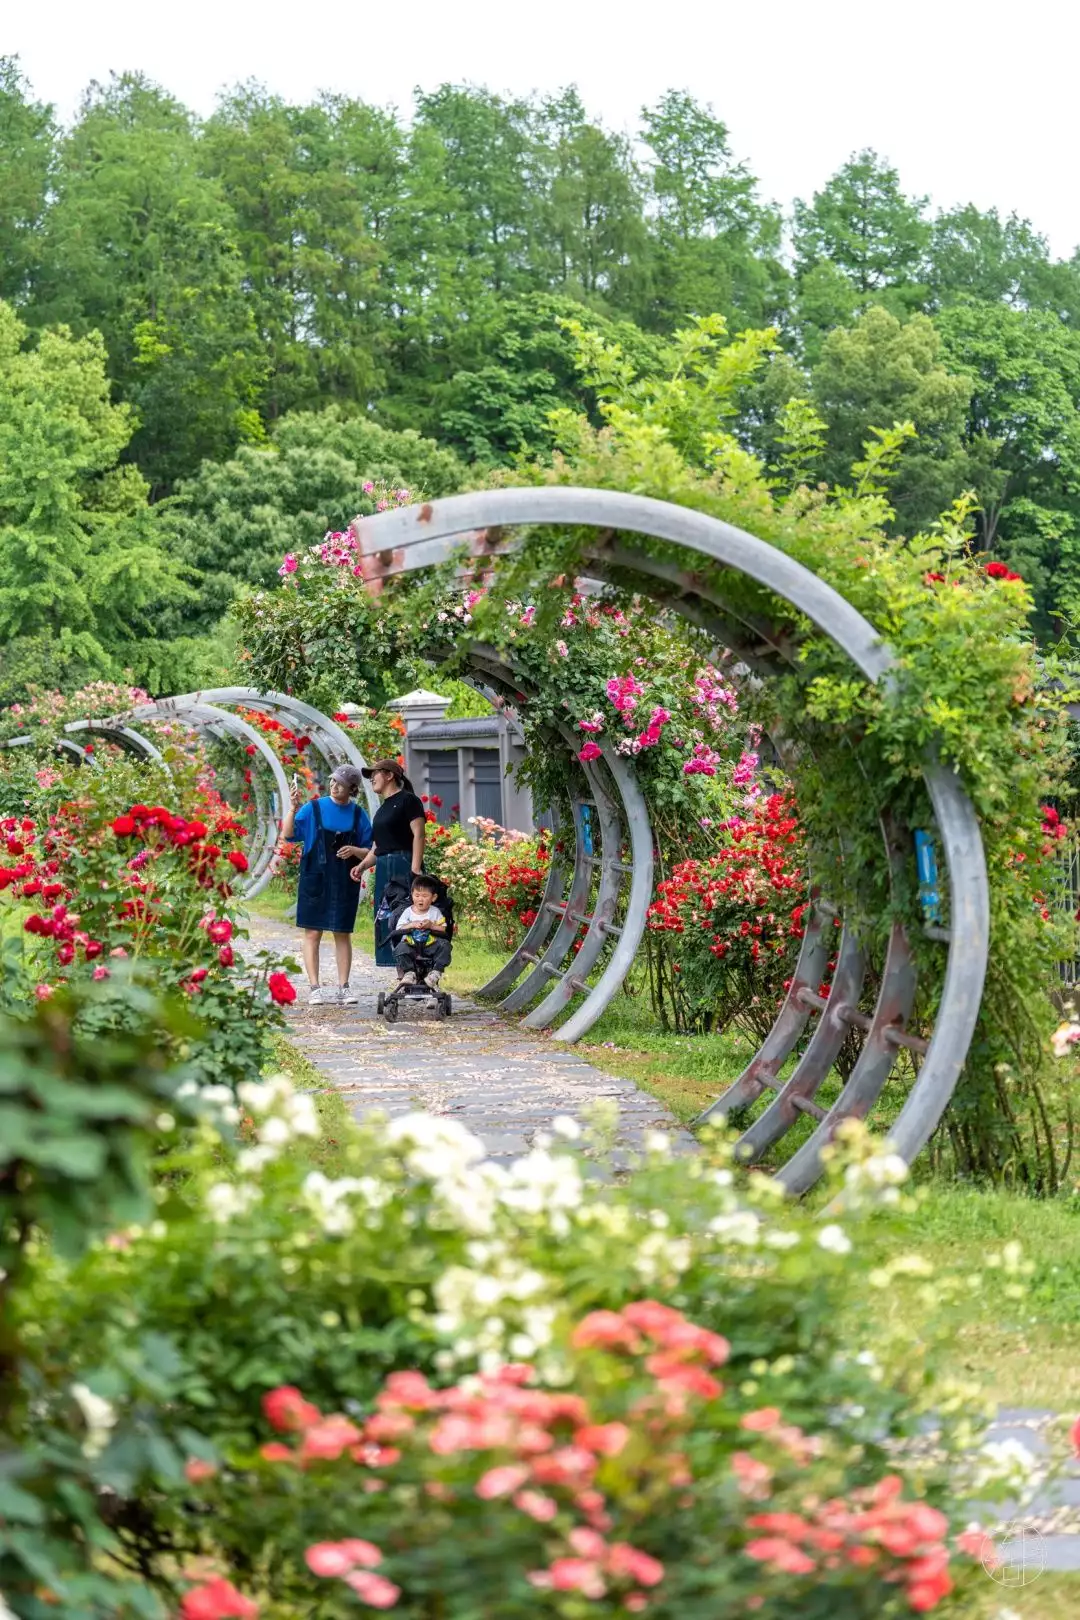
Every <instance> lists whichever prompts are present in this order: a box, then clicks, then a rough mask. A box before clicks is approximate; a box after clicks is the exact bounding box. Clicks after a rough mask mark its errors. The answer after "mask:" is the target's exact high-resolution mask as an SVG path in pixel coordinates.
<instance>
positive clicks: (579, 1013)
mask: <svg viewBox="0 0 1080 1620" xmlns="http://www.w3.org/2000/svg"><path fill="white" fill-rule="evenodd" d="M468 656H469V660H470V662H471V663H472V664H473V665H474V666H475V667H476V668H477V669H479V670H481V671H482V672H483V673H484V674H486V675H487V676H488V677H489V678H490V679H492V680H494V681H496V682H497V683H499V684H501V685H505V686H506V687H507V688H508V689H509V690H510V691H514V690H520V688H521V687H522V686H523V685H524V686H526V687H527V682H526V679H525V677H524V676H523V675H521V673H520V672H519V671H518V670H516V669H515V668H514V667H513V665H512V664H510V665H508V664H506V663H504V662H503V661H502V657H501V655H500V654H499V653H497V652H495V651H494V650H493V649H492V648H489V647H485V646H482V645H481V646H475V647H472V648H470V649H469V654H468ZM556 729H557V730H558V732H559V734H560V735H561V736H562V739H563V741H564V742H565V744H566V746H567V749H568V751H569V752H570V753H571V754H572V755H575V756H577V754H578V746H577V739H576V738H575V737H574V735H573V733H572V732H571V731H569V730H567V729H566V728H564V727H558V728H556ZM597 741H598V746H599V748H600V752H601V756H602V758H603V761H604V764H605V765H606V766H607V769H608V771H609V772H610V775H611V778H612V780H613V782H614V785H615V789H616V792H617V794H618V798H619V805H618V807H617V806H616V802H615V801H614V800H613V799H612V798H611V796H610V794H609V793H608V792H607V790H606V788H605V787H604V784H603V782H602V780H601V778H600V775H599V773H598V772H597V771H596V769H595V767H594V765H593V763H592V762H591V761H581V764H582V769H583V770H584V773H585V778H586V781H587V782H588V784H589V787H590V788H591V790H592V792H593V797H594V801H595V803H596V805H597V809H598V812H599V820H600V827H599V831H600V851H601V853H600V856H599V858H598V859H597V858H596V857H593V856H587V855H585V853H584V850H583V848H582V844H581V832H580V829H578V841H577V848H576V852H575V868H574V871H575V877H576V875H577V871H578V863H579V862H581V864H583V865H584V867H585V874H584V878H585V893H586V896H587V894H588V886H589V869H590V868H592V867H595V866H599V868H600V885H599V889H598V892H597V897H596V903H595V905H594V906H593V908H592V913H591V915H588V916H583V915H582V913H581V910H580V905H575V904H574V903H573V894H574V889H575V884H574V883H573V882H572V883H571V893H570V895H569V896H568V897H567V900H566V901H565V902H564V903H563V904H562V905H561V906H560V905H557V904H555V903H552V910H553V912H555V913H556V914H559V913H561V918H562V924H566V923H567V922H568V921H569V922H576V923H579V924H580V923H581V922H586V923H587V924H588V930H587V932H586V935H585V938H584V939H583V940H582V942H581V948H580V950H579V951H578V952H577V953H576V955H575V956H572V957H570V960H569V962H568V965H567V966H566V968H565V970H564V971H563V973H562V975H561V977H559V975H558V962H559V960H561V959H562V958H565V957H566V955H567V954H568V953H569V950H570V947H571V945H572V944H573V938H574V930H573V928H572V927H571V928H570V929H569V930H567V929H566V928H565V927H562V926H560V928H559V929H557V930H556V940H553V941H552V944H551V946H550V947H549V952H546V953H545V960H544V962H543V963H541V962H538V963H537V971H538V972H541V973H543V974H544V975H545V976H548V977H551V978H553V979H556V980H557V982H556V983H555V984H553V985H552V987H551V990H550V991H549V993H548V995H547V996H545V998H544V1000H543V1001H542V1002H541V1004H540V1006H538V1007H536V1008H534V1009H533V1011H532V1012H531V1013H529V1014H528V1016H527V1017H526V1019H525V1023H526V1024H528V1025H529V1026H530V1027H531V1028H543V1027H545V1026H546V1025H547V1024H548V1023H549V1021H550V1020H551V1018H553V1017H554V1016H556V1014H557V1013H558V1012H560V1011H561V1010H562V1009H563V1008H564V1007H566V1006H568V1005H569V1003H570V1001H571V1000H572V999H573V996H574V994H575V993H580V994H583V995H584V997H585V1000H584V1001H583V1002H582V1004H581V1006H580V1007H578V1008H577V1009H576V1010H575V1011H574V1012H573V1013H572V1014H571V1016H570V1017H569V1018H568V1019H567V1020H566V1022H565V1023H564V1024H563V1025H561V1026H560V1028H558V1029H557V1030H555V1031H554V1039H556V1040H558V1041H563V1042H566V1043H570V1042H573V1041H576V1040H580V1038H581V1037H582V1035H584V1034H585V1033H586V1031H587V1030H589V1029H591V1028H592V1026H593V1024H595V1023H596V1021H597V1019H598V1018H599V1017H600V1016H601V1014H602V1013H603V1012H604V1011H605V1009H606V1008H607V1006H608V1004H609V1003H610V1001H611V999H612V997H613V996H614V995H615V993H616V991H617V990H618V989H619V987H620V985H621V984H622V982H623V980H624V979H625V977H626V975H627V973H628V971H629V969H630V966H631V963H632V962H633V960H634V957H635V956H636V954H637V950H638V947H639V945H640V944H641V940H642V938H643V936H644V933H645V923H646V919H647V916H648V910H649V902H650V900H651V899H652V874H653V839H652V827H651V825H650V823H649V813H648V808H647V806H646V804H645V798H644V795H643V794H642V792H641V789H640V788H639V787H638V784H637V779H636V777H635V776H634V773H633V772H632V771H631V770H630V769H629V767H628V766H627V764H626V762H625V760H623V759H622V758H621V757H620V756H619V754H618V753H617V752H616V751H615V749H614V748H612V746H611V744H610V743H609V742H608V740H607V739H606V738H605V737H603V736H601V737H599V738H598V739H597ZM619 808H621V812H622V817H621V819H622V821H623V822H624V823H625V825H626V829H627V832H628V833H629V836H630V852H631V859H630V863H629V871H630V874H631V883H630V894H629V897H628V900H627V906H626V913H625V916H624V918H623V922H622V925H621V927H617V926H616V925H615V922H614V915H615V904H616V901H617V899H618V894H619V890H620V889H621V886H622V883H621V880H622V876H623V873H624V871H626V870H627V868H626V867H625V866H624V864H623V862H622V861H621V859H620V855H621V845H622V840H621V837H620V826H619V820H620V818H619V815H618V809H619ZM609 850H610V851H611V853H609ZM563 936H565V937H566V944H565V948H564V949H563V952H562V957H561V958H560V957H556V956H555V954H554V951H555V948H556V941H558V942H559V943H560V944H561V943H562V938H563ZM610 939H614V940H615V942H616V944H615V949H614V950H613V952H612V954H611V957H610V958H609V960H608V962H607V964H606V965H605V967H604V971H603V972H602V974H601V976H600V978H599V980H598V981H597V983H596V984H595V985H592V986H590V985H589V984H588V983H587V982H586V975H587V974H588V973H589V972H590V970H591V969H592V967H593V966H594V965H595V963H596V962H597V960H598V959H599V957H600V955H601V952H602V951H603V949H604V947H605V946H606V945H607V943H608V941H609V940H610ZM519 950H520V947H519ZM549 953H550V955H549ZM510 999H511V998H510V997H508V998H507V1001H506V1002H505V1003H504V1006H509V1002H510ZM525 1004H526V1003H525V1002H523V1003H522V1005H525Z"/></svg>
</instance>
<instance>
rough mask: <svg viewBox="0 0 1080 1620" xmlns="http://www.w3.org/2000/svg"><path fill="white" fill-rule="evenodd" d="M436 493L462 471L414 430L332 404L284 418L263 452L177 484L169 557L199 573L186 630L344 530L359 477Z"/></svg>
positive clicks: (242, 454) (359, 497)
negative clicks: (289, 556)
mask: <svg viewBox="0 0 1080 1620" xmlns="http://www.w3.org/2000/svg"><path fill="white" fill-rule="evenodd" d="M375 478H385V479H387V480H388V481H389V482H390V483H393V484H399V485H402V486H406V487H409V488H413V489H417V490H422V491H423V493H424V494H425V495H443V494H446V493H447V492H448V491H449V490H452V489H455V488H458V487H459V486H460V483H461V482H462V480H463V478H464V468H463V467H462V466H461V463H460V462H459V461H458V460H457V458H456V456H454V455H453V454H452V453H451V452H450V451H448V450H445V449H441V448H440V447H439V446H438V445H437V444H435V443H433V441H432V440H430V439H425V438H422V437H421V436H420V435H419V434H418V433H416V432H412V431H409V432H403V433H398V432H393V431H390V430H388V429H386V428H382V427H379V426H377V425H376V424H375V423H374V422H371V421H367V420H365V419H363V418H360V417H347V416H344V415H343V414H342V412H341V409H340V407H338V406H329V407H328V408H327V409H326V410H324V411H319V412H311V411H298V412H294V413H292V414H291V415H288V416H283V417H282V418H281V420H280V422H278V423H277V425H276V426H275V427H274V429H273V431H272V433H271V435H270V438H269V440H268V441H267V443H266V444H264V445H246V444H245V445H241V446H240V447H239V448H238V450H237V451H236V454H235V455H234V456H233V457H231V458H230V459H229V460H227V461H224V462H214V461H207V462H204V463H203V465H202V466H201V467H200V468H199V470H198V472H197V473H196V474H195V475H194V476H193V477H191V478H189V479H185V480H183V481H182V482H181V484H180V485H179V487H178V490H177V505H176V509H175V511H174V513H173V516H172V523H173V525H174V528H175V532H176V541H177V550H178V553H179V555H180V556H181V557H182V558H183V560H184V562H185V563H186V564H187V565H189V566H190V567H191V568H192V569H195V570H198V573H199V576H200V581H201V583H200V591H199V601H198V605H197V607H196V608H195V609H194V610H193V611H192V612H191V613H190V614H189V615H188V620H187V627H188V629H189V630H190V631H195V632H210V631H212V629H213V628H214V626H215V624H216V623H217V621H218V620H219V619H220V617H221V615H222V614H223V613H224V611H225V609H226V608H227V607H228V605H229V603H230V602H231V601H232V599H233V597H234V596H235V595H236V593H237V591H238V590H239V589H241V588H242V587H244V586H247V585H263V586H265V585H270V584H273V583H275V582H276V578H277V570H278V568H279V566H280V564H281V560H282V558H283V557H284V556H285V555H286V553H287V552H298V551H303V550H306V549H307V548H308V547H309V546H312V545H315V544H317V543H318V542H319V541H320V540H321V539H322V537H323V535H324V534H325V533H326V531H327V530H328V529H343V528H345V527H346V525H347V524H348V523H349V521H350V519H352V518H353V517H355V515H356V513H357V511H358V509H359V508H360V507H361V505H362V504H363V485H364V482H365V480H367V479H375Z"/></svg>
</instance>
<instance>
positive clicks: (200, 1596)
mask: <svg viewBox="0 0 1080 1620" xmlns="http://www.w3.org/2000/svg"><path fill="white" fill-rule="evenodd" d="M258 1613H259V1607H258V1604H256V1603H253V1602H252V1601H251V1599H250V1598H246V1597H244V1595H243V1593H242V1592H238V1591H237V1590H236V1587H235V1586H234V1585H233V1584H232V1582H231V1581H227V1580H225V1578H224V1576H221V1575H216V1576H215V1577H214V1579H213V1580H212V1581H207V1583H206V1585H205V1586H196V1587H194V1588H193V1589H192V1590H191V1591H190V1592H188V1593H187V1594H186V1595H185V1597H184V1600H183V1602H182V1603H181V1605H180V1614H181V1617H182V1620H256V1617H257V1616H258Z"/></svg>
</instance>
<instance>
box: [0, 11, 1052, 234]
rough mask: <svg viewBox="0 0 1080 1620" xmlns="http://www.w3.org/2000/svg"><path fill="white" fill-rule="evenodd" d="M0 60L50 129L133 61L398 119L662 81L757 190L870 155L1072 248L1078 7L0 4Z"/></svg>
mask: <svg viewBox="0 0 1080 1620" xmlns="http://www.w3.org/2000/svg"><path fill="white" fill-rule="evenodd" d="M4 11H6V13H7V14H6V15H4V14H3V12H0V18H2V21H0V54H11V55H18V56H20V57H21V58H22V63H23V67H24V69H25V71H26V73H27V74H28V76H29V77H30V79H31V81H32V83H33V85H34V87H35V89H36V91H37V93H38V95H39V97H41V98H42V99H44V100H49V101H52V102H54V103H55V105H56V106H57V108H58V110H59V112H60V113H61V115H62V116H63V117H65V118H70V116H71V115H72V113H73V112H74V110H75V108H76V106H77V105H78V101H79V97H80V94H81V92H82V90H83V88H84V87H85V85H86V84H87V83H88V82H89V81H90V80H91V79H93V78H98V79H106V78H107V77H108V75H109V73H110V72H112V71H116V72H121V71H123V70H125V69H140V70H142V71H143V72H144V73H147V74H148V75H150V76H151V77H152V78H154V79H156V80H158V81H159V82H160V83H162V84H164V85H165V86H166V87H167V88H168V89H169V90H171V91H172V92H173V94H175V95H177V96H179V97H180V98H181V99H182V100H183V101H185V102H186V103H187V104H188V105H189V106H191V107H193V108H194V109H196V110H197V111H198V112H201V113H206V112H209V111H210V110H211V108H212V107H213V104H214V100H215V96H216V94H217V92H218V90H219V89H220V88H221V87H222V86H224V85H229V84H232V83H235V82H236V81H238V80H241V79H249V78H252V79H257V80H260V81H261V82H262V83H264V84H265V85H267V86H268V87H269V88H270V89H272V90H274V91H277V92H278V93H279V94H281V95H283V96H285V97H287V98H289V99H294V100H299V99H302V98H306V97H308V96H311V95H312V94H314V93H315V92H317V91H319V90H322V89H325V90H333V91H341V92H346V93H348V94H350V95H354V96H358V97H361V98H363V99H365V100H368V101H373V102H379V103H383V104H392V105H396V106H397V107H399V108H401V109H403V110H407V109H408V108H409V106H410V104H411V96H412V90H413V87H414V86H416V85H420V86H422V87H424V88H432V87H434V86H435V85H437V84H439V83H442V82H443V81H445V80H450V81H453V82H457V83H463V82H471V83H474V84H484V85H487V86H488V87H490V88H491V89H494V90H499V91H504V92H505V91H509V92H515V93H524V92H528V91H531V90H539V91H550V90H555V89H557V88H560V87H561V86H563V85H565V84H569V83H576V84H577V85H578V87H579V89H580V90H581V93H582V95H583V97H584V100H585V102H586V104H587V105H588V107H589V108H590V110H591V112H592V113H593V114H594V115H598V116H600V117H601V118H602V119H603V120H604V121H605V122H606V123H607V124H608V125H610V126H614V127H617V128H620V129H627V130H629V129H632V128H633V125H634V122H635V119H636V116H637V112H638V109H639V108H640V107H641V106H642V104H643V103H647V102H651V101H653V100H655V99H656V98H657V96H659V95H660V94H661V93H662V92H663V91H664V90H666V89H670V88H678V89H686V90H689V91H690V92H691V93H692V94H693V95H695V96H697V97H698V98H699V99H701V100H703V101H708V102H711V103H712V105H713V107H714V108H715V110H716V112H717V113H718V114H719V116H720V117H722V118H723V119H724V120H725V122H726V123H727V124H728V127H729V129H730V131H731V138H732V143H733V146H734V149H735V151H736V153H737V154H738V155H739V156H740V157H743V158H745V159H746V160H747V162H748V163H749V165H750V167H751V169H752V171H753V172H754V173H756V174H757V175H758V176H759V177H760V179H761V182H762V187H763V191H764V193H765V195H766V196H767V197H769V198H771V199H773V200H775V201H777V202H779V203H781V204H782V205H783V206H784V207H785V208H787V207H789V206H790V203H791V201H792V199H793V198H794V197H797V196H803V197H809V196H810V195H811V194H812V193H813V191H814V190H815V189H816V188H817V187H819V186H820V185H821V184H822V183H823V182H824V180H825V179H826V178H827V177H828V175H829V174H831V173H832V172H833V170H835V169H836V168H837V167H838V165H839V164H841V163H842V162H843V161H844V159H845V158H847V157H848V156H849V154H850V153H851V152H852V151H854V150H855V149H857V148H860V147H863V146H872V147H874V148H875V149H876V150H877V151H878V152H880V153H882V154H883V155H885V156H887V157H888V158H889V159H890V160H891V161H892V162H893V163H894V164H895V165H896V167H897V168H898V169H899V171H900V177H901V181H902V183H903V185H904V187H905V189H906V190H907V191H909V192H912V193H915V194H920V195H929V196H930V198H931V200H932V203H933V204H934V205H939V206H942V207H948V206H950V205H952V204H954V203H961V202H968V201H971V202H975V203H977V204H978V205H979V206H980V207H983V208H988V207H991V206H996V207H997V208H998V209H999V210H1000V211H1001V212H1002V213H1003V214H1007V213H1009V212H1010V211H1012V210H1015V211H1016V212H1017V213H1019V214H1021V215H1024V216H1026V217H1028V218H1030V219H1031V220H1032V222H1033V223H1034V224H1035V225H1036V227H1037V228H1038V229H1039V230H1041V231H1042V232H1043V233H1044V234H1045V235H1046V236H1047V237H1048V238H1049V241H1050V245H1051V248H1052V250H1053V251H1054V252H1055V253H1057V254H1069V253H1071V252H1072V250H1073V248H1074V247H1075V246H1076V245H1077V244H1078V243H1080V185H1078V184H1077V177H1076V173H1075V169H1076V145H1077V143H1076V137H1075V122H1076V118H1075V111H1076V104H1077V90H1076V78H1077V66H1078V60H1080V58H1078V45H1080V7H1077V6H1076V5H1075V4H1072V3H1067V0H1058V3H1057V4H1052V3H1051V0H1026V4H1023V5H1020V6H1017V5H1016V4H1014V3H1010V4H1008V5H1005V4H1004V3H1002V0H980V3H979V4H974V3H971V0H905V3H904V4H901V5H886V4H882V3H881V0H878V3H877V4H873V3H872V0H817V3H816V4H807V3H806V0H771V3H767V4H763V3H762V0H740V3H739V4H737V5H736V4H732V3H731V0H697V3H695V0H653V3H651V4H645V3H643V0H627V3H626V4H622V5H614V4H612V3H611V0H540V3H539V4H532V5H530V4H522V3H521V0H517V3H516V4H514V3H512V0H510V3H508V0H407V3H405V4H401V3H400V0H399V3H398V4H392V3H390V0H379V3H378V4H373V3H372V0H302V3H297V0H291V3H286V4H283V3H282V0H258V3H256V0H186V3H185V4H180V5H176V4H174V5H162V4H158V5H156V6H154V5H147V4H146V0H95V3H92V4H89V3H87V0H40V3H39V4H38V5H36V6H31V5H30V4H28V3H26V0H23V3H19V0H7V4H6V6H5V7H4Z"/></svg>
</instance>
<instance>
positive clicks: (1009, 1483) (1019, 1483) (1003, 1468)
mask: <svg viewBox="0 0 1080 1620" xmlns="http://www.w3.org/2000/svg"><path fill="white" fill-rule="evenodd" d="M1038 1468H1039V1460H1038V1458H1037V1457H1036V1456H1035V1454H1034V1452H1031V1451H1029V1450H1028V1448H1027V1446H1025V1445H1023V1444H1022V1443H1021V1442H1020V1441H1019V1440H988V1441H987V1442H986V1444H985V1445H984V1446H983V1447H982V1448H981V1449H980V1451H979V1453H978V1456H977V1458H976V1463H975V1469H974V1473H973V1476H972V1480H971V1484H972V1486H973V1487H974V1488H975V1489H976V1490H981V1489H983V1488H984V1487H985V1486H988V1485H992V1486H995V1487H996V1486H1001V1485H1003V1486H1006V1487H1007V1488H1008V1489H1009V1491H1010V1492H1015V1493H1016V1495H1017V1496H1018V1497H1021V1498H1023V1497H1024V1496H1025V1495H1026V1494H1027V1492H1028V1490H1029V1488H1030V1486H1031V1484H1032V1477H1033V1475H1034V1474H1035V1473H1036V1472H1037V1470H1038Z"/></svg>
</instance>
